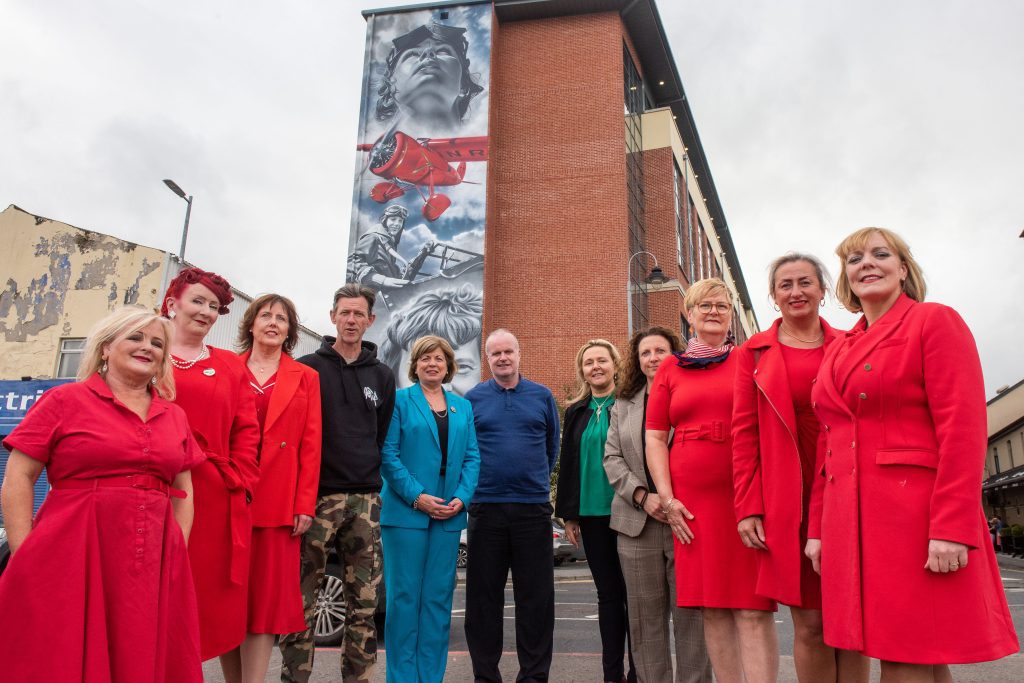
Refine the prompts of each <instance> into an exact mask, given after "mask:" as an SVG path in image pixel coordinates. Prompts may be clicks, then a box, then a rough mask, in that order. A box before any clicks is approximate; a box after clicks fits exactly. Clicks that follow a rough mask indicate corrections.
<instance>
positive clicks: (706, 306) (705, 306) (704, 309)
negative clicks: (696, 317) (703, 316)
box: [697, 301, 732, 313]
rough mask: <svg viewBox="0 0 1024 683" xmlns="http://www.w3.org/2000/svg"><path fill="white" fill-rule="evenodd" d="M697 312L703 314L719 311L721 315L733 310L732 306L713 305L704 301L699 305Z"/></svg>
mask: <svg viewBox="0 0 1024 683" xmlns="http://www.w3.org/2000/svg"><path fill="white" fill-rule="evenodd" d="M697 310H698V311H700V312H701V313H710V312H711V311H712V310H715V311H718V312H719V313H728V312H729V311H731V310H732V304H723V303H716V304H712V303H708V302H707V301H704V302H702V303H699V304H697Z"/></svg>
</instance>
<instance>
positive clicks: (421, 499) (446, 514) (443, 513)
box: [413, 493, 463, 520]
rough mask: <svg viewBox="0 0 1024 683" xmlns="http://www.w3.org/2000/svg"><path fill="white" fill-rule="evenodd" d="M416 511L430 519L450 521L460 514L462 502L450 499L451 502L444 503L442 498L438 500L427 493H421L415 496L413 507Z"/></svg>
mask: <svg viewBox="0 0 1024 683" xmlns="http://www.w3.org/2000/svg"><path fill="white" fill-rule="evenodd" d="M413 507H415V508H416V509H417V510H419V511H420V512H422V513H423V514H425V515H428V516H429V517H430V518H431V519H441V520H444V519H451V518H452V517H454V516H455V515H457V514H459V513H460V512H462V508H463V505H462V501H461V500H459V499H458V498H452V499H451V502H448V503H446V502H445V500H444V498H438V497H437V496H432V495H430V494H428V493H421V494H420V495H418V496H416V501H415V505H413Z"/></svg>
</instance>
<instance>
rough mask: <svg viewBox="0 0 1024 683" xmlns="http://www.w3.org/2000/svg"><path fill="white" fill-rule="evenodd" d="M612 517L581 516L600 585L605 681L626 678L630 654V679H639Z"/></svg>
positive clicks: (585, 544) (589, 560)
mask: <svg viewBox="0 0 1024 683" xmlns="http://www.w3.org/2000/svg"><path fill="white" fill-rule="evenodd" d="M610 520H611V517H607V516H605V517H580V519H579V523H580V535H581V536H582V537H583V550H584V551H586V553H587V564H588V565H589V566H590V573H591V575H592V576H593V577H594V585H595V586H596V587H597V625H598V628H599V629H600V630H601V666H602V668H603V669H604V679H603V680H605V681H616V683H618V681H621V680H622V679H623V669H624V666H623V661H622V658H623V656H626V655H628V656H629V678H628V679H627V680H629V681H636V672H635V670H634V667H633V653H632V652H631V650H630V649H629V648H628V647H627V643H628V638H629V617H628V615H627V614H626V582H625V580H624V579H623V578H622V567H621V566H620V565H619V551H618V545H617V544H618V534H617V533H616V532H615V531H613V530H612V528H611V527H610V526H609V522H610Z"/></svg>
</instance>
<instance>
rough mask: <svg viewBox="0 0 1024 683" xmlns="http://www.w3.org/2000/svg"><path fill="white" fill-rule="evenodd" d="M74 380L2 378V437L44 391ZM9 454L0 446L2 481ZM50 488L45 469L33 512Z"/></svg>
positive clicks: (0, 434)
mask: <svg viewBox="0 0 1024 683" xmlns="http://www.w3.org/2000/svg"><path fill="white" fill-rule="evenodd" d="M72 381H74V380H70V379H37V380H28V381H13V380H12V381H7V380H0V437H6V436H7V435H8V434H10V433H11V431H13V430H14V428H15V427H16V426H17V425H18V423H19V422H21V418H23V417H25V413H27V412H28V411H29V408H31V407H32V406H33V405H35V402H36V401H37V400H39V397H40V396H42V395H43V392H44V391H46V390H47V389H51V388H53V387H55V386H57V385H58V384H66V383H68V382H72ZM8 455H9V453H8V452H7V450H6V449H3V448H0V483H2V482H3V480H4V476H3V475H4V472H5V471H6V470H7V457H8ZM49 488H50V485H49V482H48V481H47V479H46V471H45V470H43V473H42V474H41V475H39V480H38V481H36V487H35V494H34V496H33V499H34V505H33V508H32V512H33V514H34V513H35V512H36V510H38V509H39V506H40V505H42V504H43V498H45V497H46V492H47V490H49Z"/></svg>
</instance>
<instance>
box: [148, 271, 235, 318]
mask: <svg viewBox="0 0 1024 683" xmlns="http://www.w3.org/2000/svg"><path fill="white" fill-rule="evenodd" d="M197 284H198V285H203V286H204V287H206V288H207V289H209V290H210V291H211V292H213V295H214V296H216V297H217V302H218V303H219V304H220V308H218V309H217V312H218V313H220V314H221V315H224V314H225V313H227V312H228V304H230V303H231V302H232V301H234V300H235V296H234V295H233V294H232V293H231V285H230V284H229V283H228V281H227V280H225V279H224V278H222V277H221V276H220V275H217V273H211V272H210V271H208V270H203V269H201V268H186V269H185V270H183V271H181V272H180V273H178V274H177V275H175V276H174V279H173V280H171V284H169V285H168V286H167V292H166V293H165V294H164V300H163V303H161V304H160V313H161V314H163V315H164V316H166V315H167V300H168V299H177V298H179V297H180V296H181V295H182V293H183V292H184V291H185V289H187V288H188V286H189V285H197Z"/></svg>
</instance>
